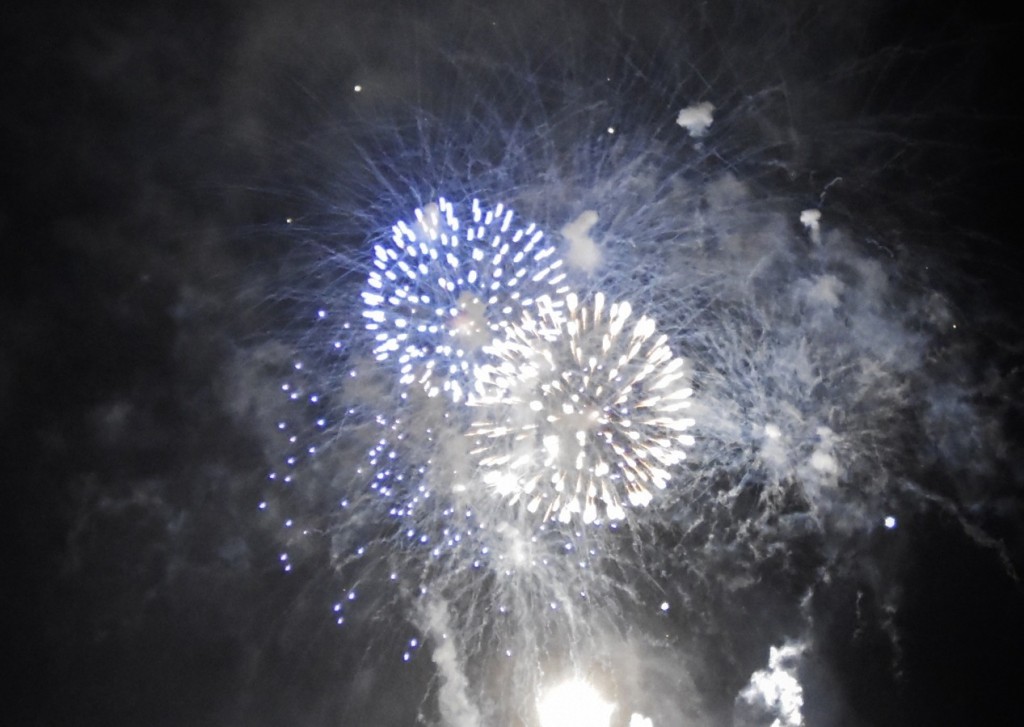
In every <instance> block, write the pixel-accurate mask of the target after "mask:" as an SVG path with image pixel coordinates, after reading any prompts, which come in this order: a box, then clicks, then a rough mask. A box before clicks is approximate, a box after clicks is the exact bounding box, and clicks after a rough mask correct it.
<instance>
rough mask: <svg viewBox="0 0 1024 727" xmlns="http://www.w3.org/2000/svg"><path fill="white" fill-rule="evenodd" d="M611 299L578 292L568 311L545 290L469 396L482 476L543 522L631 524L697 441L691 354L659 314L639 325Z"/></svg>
mask: <svg viewBox="0 0 1024 727" xmlns="http://www.w3.org/2000/svg"><path fill="white" fill-rule="evenodd" d="M605 303H606V299H605V296H604V294H602V293H597V294H596V295H595V296H594V299H593V303H592V304H591V305H581V304H580V301H579V299H578V297H577V296H576V295H575V294H570V295H568V296H566V298H565V313H564V314H562V313H561V312H559V310H558V309H557V307H556V305H555V304H554V302H553V301H551V300H550V299H549V298H547V297H543V298H541V299H540V300H539V301H538V306H537V315H536V316H535V315H532V314H531V313H530V312H529V311H526V312H525V313H524V315H523V318H522V320H521V321H520V322H518V323H509V324H507V325H505V326H503V334H504V335H503V337H502V338H501V339H499V340H496V341H495V342H494V343H493V344H491V345H490V346H488V347H486V349H485V350H486V351H487V353H488V354H490V355H492V356H493V357H494V358H495V361H494V362H488V363H485V364H482V365H480V366H478V367H477V368H476V371H475V382H474V388H473V391H472V393H471V395H470V396H469V398H468V401H467V403H468V404H469V405H470V406H471V407H473V408H475V409H476V410H477V413H478V415H479V417H478V418H477V419H476V420H475V421H474V422H473V424H472V426H471V428H470V436H471V437H472V438H473V439H474V440H475V441H476V443H477V447H476V449H475V450H474V454H475V455H476V456H477V457H478V458H479V466H480V468H481V469H482V470H483V475H482V481H483V483H484V484H485V485H486V486H487V487H488V488H490V489H493V490H494V491H495V492H496V493H497V494H499V495H501V496H504V497H508V498H509V500H510V502H513V503H515V502H519V501H523V502H525V504H526V508H527V510H529V511H530V512H538V511H541V510H542V511H543V514H544V517H545V519H557V520H559V521H562V522H569V521H571V520H572V519H573V517H574V516H575V517H581V518H582V520H583V521H584V522H585V523H593V522H595V521H599V520H602V519H607V520H612V521H614V520H622V519H623V518H624V517H625V514H626V513H625V507H624V506H625V505H626V504H629V505H632V506H634V507H644V506H646V505H648V504H650V502H651V500H652V498H653V492H654V491H656V490H663V489H665V487H666V486H667V485H668V483H669V481H670V480H671V479H672V469H673V468H674V467H675V466H676V465H678V464H679V463H680V462H682V461H683V460H684V459H685V456H686V455H685V451H684V448H685V447H687V446H689V445H691V444H693V441H694V440H693V437H692V436H691V435H690V434H688V433H687V430H688V429H689V428H690V427H691V426H693V424H694V421H693V419H691V418H689V417H686V416H684V415H683V414H684V412H685V410H686V409H687V408H688V407H689V405H690V401H689V397H690V396H691V394H692V390H691V389H690V388H689V387H687V386H685V385H684V384H685V379H686V372H685V363H684V361H683V359H681V358H677V357H675V356H674V355H673V353H672V351H671V349H670V348H669V346H668V343H667V340H668V337H667V336H665V335H664V334H662V335H656V328H655V323H654V320H653V319H651V318H649V317H647V316H641V317H640V318H639V319H638V320H637V321H636V323H635V324H633V325H632V326H631V327H630V326H628V325H627V323H628V322H629V319H630V316H631V314H632V307H631V305H630V304H629V302H627V301H622V302H617V303H612V304H611V305H609V306H607V307H606V305H605Z"/></svg>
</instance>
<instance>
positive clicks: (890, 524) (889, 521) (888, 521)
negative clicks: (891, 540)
mask: <svg viewBox="0 0 1024 727" xmlns="http://www.w3.org/2000/svg"><path fill="white" fill-rule="evenodd" d="M885 527H887V528H889V530H892V529H893V528H894V527H896V518H894V517H893V516H892V515H886V516H885Z"/></svg>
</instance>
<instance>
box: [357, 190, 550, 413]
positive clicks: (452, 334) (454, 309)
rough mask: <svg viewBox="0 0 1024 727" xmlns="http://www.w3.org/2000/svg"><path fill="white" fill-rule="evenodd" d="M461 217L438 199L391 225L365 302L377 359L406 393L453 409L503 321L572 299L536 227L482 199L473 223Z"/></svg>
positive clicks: (474, 203) (476, 204) (474, 210)
mask: <svg viewBox="0 0 1024 727" xmlns="http://www.w3.org/2000/svg"><path fill="white" fill-rule="evenodd" d="M460 212H461V211H460V210H459V209H458V208H457V206H456V205H455V204H453V203H452V202H449V201H448V200H446V199H444V198H440V199H439V200H438V201H437V202H436V203H431V204H429V205H426V206H425V207H424V208H422V209H417V210H416V212H415V220H414V221H413V222H412V223H407V222H405V221H399V222H398V223H397V224H395V225H394V227H393V228H392V236H391V239H390V241H389V242H380V243H378V244H376V245H375V246H374V261H373V269H372V270H371V272H370V274H369V276H368V278H367V281H366V287H365V289H364V290H363V293H362V299H363V305H364V309H363V313H362V315H363V317H364V318H365V319H366V328H367V329H368V330H370V331H373V332H375V344H374V349H373V353H374V356H375V358H376V360H377V361H378V362H393V363H394V364H395V365H396V366H397V367H398V375H399V378H398V380H399V383H400V384H401V385H402V386H406V387H407V386H411V385H417V384H418V385H420V386H422V387H423V388H424V390H425V391H426V392H427V393H428V395H429V396H436V395H437V394H439V393H441V391H445V392H447V393H448V394H449V395H450V396H451V397H452V398H453V399H454V400H455V401H460V400H461V399H462V397H463V390H464V381H465V377H466V374H467V372H468V371H469V367H470V365H471V363H472V361H473V359H474V357H475V356H476V354H477V352H479V351H480V350H481V349H482V348H483V346H485V345H487V344H488V343H489V342H490V341H491V339H492V338H493V334H494V333H495V332H496V331H497V328H498V324H499V322H500V321H501V320H504V319H507V318H508V316H509V315H512V314H515V313H516V312H517V311H518V310H519V309H521V308H522V307H524V306H530V305H532V304H533V301H534V300H535V298H536V296H537V294H538V292H541V293H548V294H552V293H564V292H566V291H567V290H568V288H567V285H566V277H567V276H566V273H565V271H564V268H563V263H562V260H561V259H560V258H559V256H558V254H557V251H556V248H555V247H554V246H553V245H552V244H551V243H550V242H548V240H547V238H546V237H545V235H544V232H543V231H542V230H540V229H539V228H538V227H537V225H536V224H532V223H531V224H526V225H523V224H522V223H520V222H518V221H517V220H516V215H515V213H514V212H513V211H512V210H511V209H509V208H508V207H506V206H505V205H504V204H498V205H496V206H495V207H493V208H485V207H483V206H482V205H481V204H480V201H479V200H476V199H474V200H473V201H472V204H471V205H470V209H469V210H468V212H469V215H468V216H465V217H464V216H462V215H461V214H460Z"/></svg>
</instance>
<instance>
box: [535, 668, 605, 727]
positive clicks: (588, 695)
mask: <svg viewBox="0 0 1024 727" xmlns="http://www.w3.org/2000/svg"><path fill="white" fill-rule="evenodd" d="M614 711H615V705H614V704H612V703H610V702H606V701H604V699H603V698H602V697H601V694H600V693H599V692H598V691H597V690H596V689H594V687H592V686H590V685H589V684H587V683H586V682H585V681H583V680H581V679H570V680H569V681H566V682H563V683H562V684H560V685H558V686H557V687H552V688H551V689H549V690H548V691H547V692H546V693H545V694H544V696H543V697H542V698H541V700H540V702H538V703H537V716H538V717H539V718H540V724H541V727H608V722H609V721H610V720H611V717H612V712H614Z"/></svg>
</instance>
